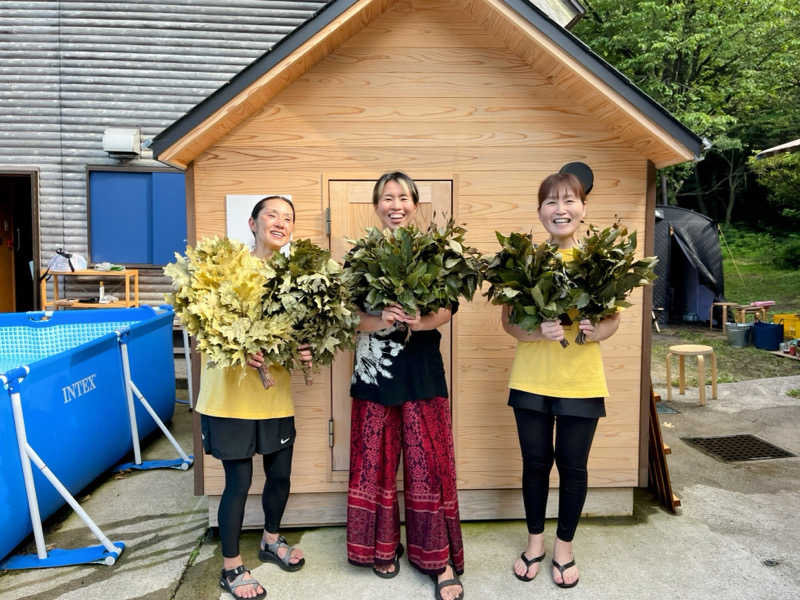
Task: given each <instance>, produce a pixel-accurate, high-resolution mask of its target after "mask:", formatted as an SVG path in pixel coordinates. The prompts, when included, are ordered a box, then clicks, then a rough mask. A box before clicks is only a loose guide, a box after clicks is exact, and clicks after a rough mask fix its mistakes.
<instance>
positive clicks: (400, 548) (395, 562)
mask: <svg viewBox="0 0 800 600" xmlns="http://www.w3.org/2000/svg"><path fill="white" fill-rule="evenodd" d="M403 552H405V548H403V544H397V549H396V550H395V551H394V559H392V564H393V565H394V571H381V570H380V569H378V568H377V567H375V566H373V567H372V572H373V573H375V575H377V576H378V577H380V578H381V579H392V578H393V577H397V574H398V573H399V572H400V557H401V556H403Z"/></svg>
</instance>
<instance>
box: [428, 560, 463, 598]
mask: <svg viewBox="0 0 800 600" xmlns="http://www.w3.org/2000/svg"><path fill="white" fill-rule="evenodd" d="M448 564H449V565H450V568H451V569H452V570H453V578H452V579H445V580H444V581H439V576H438V575H431V579H433V585H434V586H435V587H434V588H433V597H434V598H436V600H443V598H442V589H444V588H446V587H448V586H451V585H460V586H461V593H460V594H459V595H458V596H456V597H455V598H454V599H453V600H463V598H464V584H462V583H461V580H460V579H459V578H458V573H456V566H455V565H454V564H453V561H450V562H449V563H448Z"/></svg>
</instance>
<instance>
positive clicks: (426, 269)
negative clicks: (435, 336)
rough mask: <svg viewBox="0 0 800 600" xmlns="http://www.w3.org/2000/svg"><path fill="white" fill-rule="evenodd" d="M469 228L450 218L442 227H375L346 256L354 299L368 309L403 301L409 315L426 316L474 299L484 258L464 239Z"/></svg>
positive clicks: (402, 305) (433, 225)
mask: <svg viewBox="0 0 800 600" xmlns="http://www.w3.org/2000/svg"><path fill="white" fill-rule="evenodd" d="M465 233H466V230H465V229H464V228H463V227H460V226H457V225H456V224H455V221H454V220H453V219H452V218H451V219H449V220H448V222H447V224H446V225H445V226H444V227H443V228H439V227H437V226H436V225H435V224H434V223H431V224H430V225H429V226H428V228H427V230H426V231H421V230H419V229H417V227H415V226H413V225H410V226H408V227H398V228H397V229H395V230H393V231H392V230H390V229H386V230H384V231H380V230H379V229H376V228H374V227H370V228H369V229H368V230H367V234H366V235H365V236H364V237H363V238H361V239H359V240H348V241H350V242H351V243H353V244H354V247H353V248H352V249H351V250H350V252H349V254H348V255H347V260H346V272H347V277H348V280H349V282H350V286H351V289H352V292H353V297H354V298H357V299H358V300H359V301H360V302H363V304H364V307H365V308H366V309H367V310H368V311H380V310H382V309H384V308H386V307H387V306H390V305H392V304H399V305H400V306H401V307H402V308H403V310H404V311H405V312H406V313H408V314H409V315H412V316H413V315H416V314H417V313H419V314H420V315H423V316H424V315H426V314H428V313H432V312H435V311H437V310H439V309H440V308H448V307H450V306H452V305H453V304H454V303H455V302H457V301H458V299H459V298H466V299H467V300H472V297H473V296H474V295H475V290H476V289H478V287H479V286H480V284H481V281H482V275H481V273H482V270H483V261H482V260H481V258H480V253H479V252H478V251H477V250H476V249H475V248H470V247H468V246H467V245H466V244H465V243H464V234H465Z"/></svg>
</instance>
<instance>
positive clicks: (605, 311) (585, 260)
mask: <svg viewBox="0 0 800 600" xmlns="http://www.w3.org/2000/svg"><path fill="white" fill-rule="evenodd" d="M635 253H636V232H635V231H634V232H633V233H631V234H630V235H628V229H627V228H626V227H624V226H621V225H620V224H619V223H614V224H613V225H612V226H611V227H606V228H605V229H603V230H600V229H598V228H597V227H595V226H594V225H590V226H589V229H588V231H587V232H586V237H585V238H583V239H582V240H580V241H579V242H578V244H577V245H576V246H575V251H574V253H573V260H572V261H571V262H570V263H569V264H568V265H567V273H568V275H569V278H570V280H571V281H572V284H573V285H574V286H575V288H576V292H575V294H574V304H575V306H576V307H577V309H578V311H579V312H580V317H579V318H581V319H589V320H590V321H591V322H592V323H598V322H600V321H602V320H603V319H605V318H606V317H609V316H611V315H613V314H615V313H616V312H617V310H618V309H619V308H627V307H628V306H631V304H630V302H628V301H627V300H626V298H627V297H628V296H629V295H630V293H631V291H633V289H634V288H637V287H639V286H643V285H648V284H649V283H650V282H651V281H653V280H654V279H655V278H656V274H655V272H654V271H653V267H655V265H656V263H658V257H656V256H648V257H645V258H642V259H638V260H637V259H636V256H635ZM575 341H576V342H577V343H579V344H582V343H584V341H585V336H584V335H583V332H580V333H578V337H577V338H576V339H575Z"/></svg>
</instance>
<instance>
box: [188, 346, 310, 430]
mask: <svg viewBox="0 0 800 600" xmlns="http://www.w3.org/2000/svg"><path fill="white" fill-rule="evenodd" d="M201 360H202V367H201V373H200V394H199V395H198V397H197V406H196V407H195V410H196V411H197V412H199V413H200V414H203V415H208V416H211V417H229V418H234V419H277V418H280V417H291V416H293V415H294V404H293V403H292V391H291V377H290V375H289V371H287V370H286V369H284V368H283V367H279V366H276V365H270V367H269V372H270V374H271V375H272V377H273V379H274V380H275V384H274V385H273V386H272V387H271V388H269V389H268V390H265V389H264V386H263V385H262V384H261V378H260V377H259V375H258V372H257V371H256V370H255V369H253V368H252V367H247V368H246V369H245V374H244V377H241V379H240V375H241V370H240V369H239V367H219V368H218V367H208V366H206V364H205V363H206V361H205V360H204V359H201Z"/></svg>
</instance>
